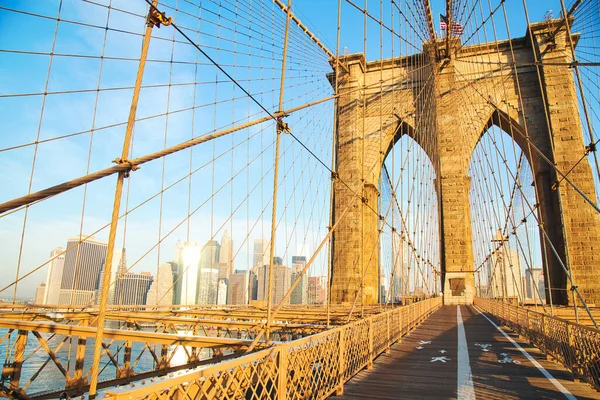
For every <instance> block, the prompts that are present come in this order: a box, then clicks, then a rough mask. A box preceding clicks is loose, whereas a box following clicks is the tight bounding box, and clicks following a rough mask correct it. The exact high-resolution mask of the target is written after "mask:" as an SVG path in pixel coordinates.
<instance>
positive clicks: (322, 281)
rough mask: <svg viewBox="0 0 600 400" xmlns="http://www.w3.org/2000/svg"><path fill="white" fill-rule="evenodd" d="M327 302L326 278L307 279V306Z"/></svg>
mask: <svg viewBox="0 0 600 400" xmlns="http://www.w3.org/2000/svg"><path fill="white" fill-rule="evenodd" d="M326 300H327V277H326V276H311V277H309V278H308V304H323V303H325V301H326Z"/></svg>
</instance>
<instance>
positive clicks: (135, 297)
mask: <svg viewBox="0 0 600 400" xmlns="http://www.w3.org/2000/svg"><path fill="white" fill-rule="evenodd" d="M153 280H154V277H153V276H152V275H151V274H150V272H142V273H140V274H136V273H133V272H127V273H125V274H124V275H122V276H120V277H118V278H117V282H116V284H115V286H116V288H115V301H114V303H115V304H120V305H127V306H133V305H145V304H146V301H147V296H148V289H150V285H152V281H153Z"/></svg>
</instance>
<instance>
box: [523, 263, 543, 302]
mask: <svg viewBox="0 0 600 400" xmlns="http://www.w3.org/2000/svg"><path fill="white" fill-rule="evenodd" d="M536 288H537V289H536ZM525 291H526V293H525V297H526V298H528V299H535V300H536V302H537V301H540V299H541V301H545V300H546V286H545V280H544V270H543V269H542V268H531V269H526V270H525Z"/></svg>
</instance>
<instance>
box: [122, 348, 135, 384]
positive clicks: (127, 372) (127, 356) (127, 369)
mask: <svg viewBox="0 0 600 400" xmlns="http://www.w3.org/2000/svg"><path fill="white" fill-rule="evenodd" d="M131 345H132V343H131V340H126V341H125V343H124V344H123V346H124V347H123V367H122V368H121V371H120V372H119V373H118V375H119V376H118V378H127V377H130V376H133V375H134V372H133V370H132V369H131Z"/></svg>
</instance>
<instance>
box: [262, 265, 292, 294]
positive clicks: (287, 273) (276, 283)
mask: <svg viewBox="0 0 600 400" xmlns="http://www.w3.org/2000/svg"><path fill="white" fill-rule="evenodd" d="M274 261H277V260H274ZM269 268H270V266H269V265H263V266H262V267H260V268H259V269H258V294H257V300H259V301H267V300H268V293H269ZM291 279H292V270H291V269H290V268H289V267H286V266H284V265H280V264H276V263H275V262H274V263H273V286H272V288H271V293H272V296H271V297H272V304H274V305H275V304H279V302H280V301H281V300H282V299H283V296H285V294H286V293H287V292H288V290H289V289H290V282H291ZM288 303H289V300H288Z"/></svg>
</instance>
